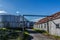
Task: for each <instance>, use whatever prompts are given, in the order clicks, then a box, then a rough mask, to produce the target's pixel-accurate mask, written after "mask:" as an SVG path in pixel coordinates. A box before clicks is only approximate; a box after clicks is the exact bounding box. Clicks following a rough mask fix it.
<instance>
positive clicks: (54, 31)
mask: <svg viewBox="0 0 60 40" xmlns="http://www.w3.org/2000/svg"><path fill="white" fill-rule="evenodd" d="M34 28H37V29H40V30H46V31H48V32H49V34H51V35H56V36H60V12H58V13H55V14H53V15H51V16H50V17H46V18H43V19H41V20H39V21H38V22H37V23H35V24H34Z"/></svg>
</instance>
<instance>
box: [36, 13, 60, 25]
mask: <svg viewBox="0 0 60 40" xmlns="http://www.w3.org/2000/svg"><path fill="white" fill-rule="evenodd" d="M58 18H60V12H58V13H55V14H53V15H51V16H50V17H46V18H43V19H41V20H39V21H38V22H37V23H35V24H40V23H46V22H48V21H50V20H54V19H58Z"/></svg>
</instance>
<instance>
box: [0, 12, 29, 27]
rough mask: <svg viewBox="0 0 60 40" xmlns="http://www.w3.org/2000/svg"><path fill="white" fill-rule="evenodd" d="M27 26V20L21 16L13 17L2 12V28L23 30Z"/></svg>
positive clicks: (0, 25)
mask: <svg viewBox="0 0 60 40" xmlns="http://www.w3.org/2000/svg"><path fill="white" fill-rule="evenodd" d="M23 21H24V24H27V21H28V20H27V19H25V18H24V20H23V17H22V16H21V15H11V14H8V13H6V12H4V11H0V28H3V27H11V28H23V27H25V26H26V25H24V26H23Z"/></svg>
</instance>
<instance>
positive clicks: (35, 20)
mask: <svg viewBox="0 0 60 40" xmlns="http://www.w3.org/2000/svg"><path fill="white" fill-rule="evenodd" d="M43 18H44V17H42V18H37V19H34V20H31V21H34V22H38V21H39V20H41V19H43Z"/></svg>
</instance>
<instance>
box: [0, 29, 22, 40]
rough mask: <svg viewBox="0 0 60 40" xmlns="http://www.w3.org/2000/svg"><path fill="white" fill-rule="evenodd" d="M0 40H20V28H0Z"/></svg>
mask: <svg viewBox="0 0 60 40" xmlns="http://www.w3.org/2000/svg"><path fill="white" fill-rule="evenodd" d="M0 40H22V32H21V31H20V30H10V29H6V28H0Z"/></svg>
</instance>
